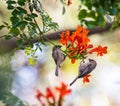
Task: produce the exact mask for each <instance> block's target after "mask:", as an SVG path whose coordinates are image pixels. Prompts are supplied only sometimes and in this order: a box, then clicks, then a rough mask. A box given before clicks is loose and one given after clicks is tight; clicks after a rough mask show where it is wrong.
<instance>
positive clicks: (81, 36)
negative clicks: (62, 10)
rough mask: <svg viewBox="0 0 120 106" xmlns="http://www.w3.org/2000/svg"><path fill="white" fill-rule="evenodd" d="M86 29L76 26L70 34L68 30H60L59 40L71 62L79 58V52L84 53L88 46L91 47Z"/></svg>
mask: <svg viewBox="0 0 120 106" xmlns="http://www.w3.org/2000/svg"><path fill="white" fill-rule="evenodd" d="M88 32H89V31H88V30H87V29H85V28H83V27H81V26H78V27H77V29H76V31H75V32H73V33H72V34H70V31H69V30H66V31H65V32H62V34H61V39H60V42H61V43H62V44H63V45H65V46H66V51H67V55H68V57H69V58H71V62H72V63H75V60H76V59H78V58H80V56H81V55H80V54H82V55H83V54H84V53H85V52H86V50H87V49H88V48H92V47H93V46H91V44H88V43H89V42H90V39H89V38H88V37H87V34H88Z"/></svg>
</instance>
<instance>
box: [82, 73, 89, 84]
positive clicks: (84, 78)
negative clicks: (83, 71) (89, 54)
mask: <svg viewBox="0 0 120 106" xmlns="http://www.w3.org/2000/svg"><path fill="white" fill-rule="evenodd" d="M90 76H91V75H90V74H88V75H86V76H85V77H83V83H86V82H87V83H89V82H90V80H89V77H90Z"/></svg>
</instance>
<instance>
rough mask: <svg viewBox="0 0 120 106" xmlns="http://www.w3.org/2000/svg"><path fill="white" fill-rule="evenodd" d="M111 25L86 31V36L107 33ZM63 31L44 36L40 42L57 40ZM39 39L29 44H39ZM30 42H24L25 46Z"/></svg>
mask: <svg viewBox="0 0 120 106" xmlns="http://www.w3.org/2000/svg"><path fill="white" fill-rule="evenodd" d="M111 26H112V24H110V23H107V24H106V27H105V28H101V27H96V28H94V29H88V30H89V33H88V35H92V34H96V33H102V32H105V31H108V30H109V29H110V28H111ZM64 31H65V30H62V31H58V32H54V33H51V34H47V35H44V36H43V37H42V38H41V40H44V41H47V39H49V40H57V39H59V38H60V34H61V33H62V32H64ZM73 31H75V30H70V32H73ZM39 41H40V39H39V40H38V39H33V40H31V42H33V43H36V42H39ZM29 42H30V41H27V42H25V45H28V44H29Z"/></svg>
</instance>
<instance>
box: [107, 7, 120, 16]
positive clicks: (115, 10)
mask: <svg viewBox="0 0 120 106" xmlns="http://www.w3.org/2000/svg"><path fill="white" fill-rule="evenodd" d="M109 11H110V15H116V14H117V13H118V11H117V9H116V8H115V7H113V8H111V9H109Z"/></svg>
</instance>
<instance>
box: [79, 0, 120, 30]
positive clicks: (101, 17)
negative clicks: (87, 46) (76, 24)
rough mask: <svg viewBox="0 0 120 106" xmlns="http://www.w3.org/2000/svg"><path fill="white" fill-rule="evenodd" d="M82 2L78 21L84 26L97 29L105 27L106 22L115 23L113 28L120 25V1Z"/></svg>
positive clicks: (87, 0)
mask: <svg viewBox="0 0 120 106" xmlns="http://www.w3.org/2000/svg"><path fill="white" fill-rule="evenodd" d="M80 2H81V3H80V9H79V14H78V19H79V20H80V23H81V24H82V25H86V26H87V27H89V28H95V27H96V26H101V27H105V25H106V22H113V27H116V26H118V25H119V24H120V21H119V20H120V13H119V11H120V1H119V0H80ZM111 17H114V18H113V19H112V18H111ZM106 19H107V20H106ZM112 20H113V21H112Z"/></svg>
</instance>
